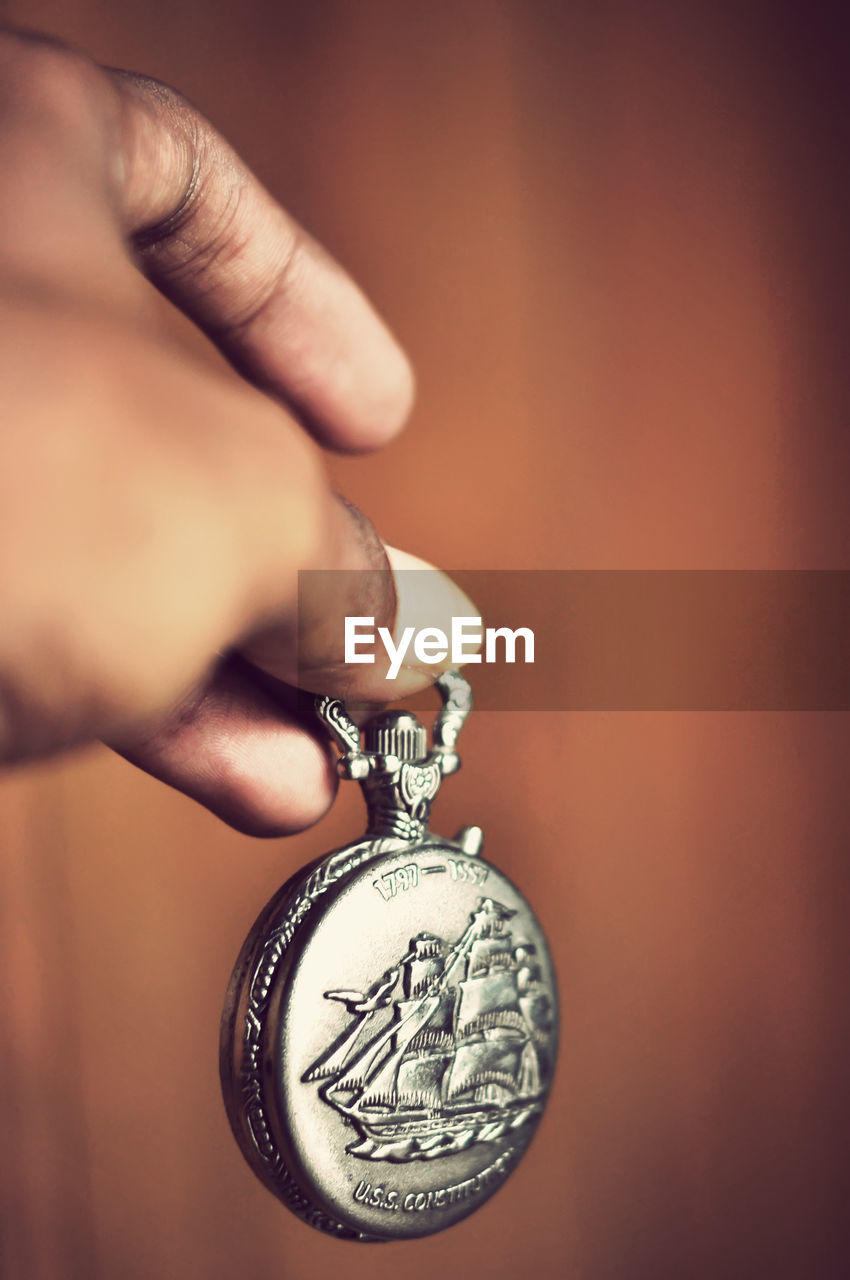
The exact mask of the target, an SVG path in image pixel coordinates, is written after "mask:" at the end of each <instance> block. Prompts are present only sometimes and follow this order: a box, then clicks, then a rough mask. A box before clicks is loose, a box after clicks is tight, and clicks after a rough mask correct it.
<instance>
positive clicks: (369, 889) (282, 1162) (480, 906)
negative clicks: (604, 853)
mask: <svg viewBox="0 0 850 1280" xmlns="http://www.w3.org/2000/svg"><path fill="white" fill-rule="evenodd" d="M437 688H438V689H439V691H440V694H441V696H442V699H443V707H442V710H441V712H440V714H439V716H438V717H437V720H436V722H435V724H434V729H433V746H432V747H431V748H430V749H429V748H428V745H427V740H426V733H425V729H424V728H423V726H422V725H421V724H420V723H419V722H418V720H417V719H416V718H415V717H414V716H412V715H410V714H409V713H407V712H403V711H390V712H386V713H384V714H383V715H380V716H377V717H376V718H375V719H374V720H372V721H371V722H370V723H369V724H368V725H367V726H366V728H365V734H364V742H363V743H362V744H361V738H360V730H359V729H358V728H357V726H356V725H355V724H354V722H353V721H352V720H351V719H350V718H349V717H348V715H347V714H346V712H345V709H344V707H343V705H342V703H340V702H338V701H335V700H333V699H330V698H317V699H316V711H317V714H318V715H319V717H320V719H321V720H322V721H323V722H324V723H325V725H326V726H327V728H328V729H329V731H330V733H331V734H332V736H333V738H334V739H335V741H336V743H337V745H338V746H339V747H340V749H341V751H342V755H341V758H340V760H339V770H340V773H341V774H342V775H343V776H344V777H347V778H355V779H357V780H358V781H359V782H360V785H361V787H362V788H363V792H364V794H365V797H366V804H367V808H368V815H369V823H368V829H367V832H366V835H365V836H364V837H363V838H362V839H361V840H358V841H357V842H355V843H354V844H350V845H347V846H345V847H344V848H342V849H338V850H336V852H334V853H331V854H328V855H327V856H326V857H324V858H321V859H320V860H319V861H318V862H315V863H313V864H312V865H311V866H309V867H307V868H305V869H304V870H302V871H300V872H298V873H297V874H296V875H295V876H294V877H293V878H292V879H291V880H290V881H289V882H288V883H287V884H285V885H284V887H283V888H282V889H281V890H280V892H279V893H278V894H277V895H276V896H275V897H274V898H273V899H272V901H271V902H270V903H269V904H268V906H267V907H266V909H265V910H264V911H263V912H262V914H261V915H260V917H259V919H258V920H257V922H256V924H255V925H254V927H253V929H252V930H251V933H250V934H249V935H248V938H247V940H246V942H245V945H244V947H243V949H242V952H241V955H240V957H239V959H238V961H237V964H236V967H235V969H234V973H233V977H232V979H231V983H230V988H229V991H228V995H227V1000H226V1003H225V1010H224V1017H223V1020H222V1034H221V1078H222V1087H223V1090H224V1098H225V1104H226V1106H227V1112H228V1116H229V1118H230V1123H231V1126H232V1128H233V1132H234V1134H235V1135H236V1138H237V1141H238V1142H239V1145H240V1147H241V1148H242V1151H243V1153H244V1155H245V1157H246V1159H247V1160H248V1163H249V1164H250V1165H251V1167H252V1169H253V1170H254V1172H255V1173H256V1174H258V1176H259V1177H260V1178H261V1180H262V1181H263V1182H264V1183H265V1185H266V1186H267V1187H268V1188H269V1189H270V1190H271V1191H272V1192H274V1194H275V1195H276V1196H278V1197H279V1198H280V1199H281V1200H282V1201H283V1202H284V1204H286V1205H287V1206H288V1207H289V1208H290V1209H292V1210H293V1211H294V1212H295V1213H296V1214H298V1216H299V1217H301V1218H303V1219H304V1220H305V1221H306V1222H308V1223H310V1225H311V1226H314V1227H317V1228H319V1229H320V1230H322V1231H326V1232H329V1233H330V1234H332V1235H335V1236H337V1237H340V1238H346V1239H352V1240H396V1239H406V1238H410V1237H413V1236H423V1235H429V1234H430V1233H432V1232H434V1231H440V1230H442V1229H443V1228H444V1227H448V1226H451V1225H452V1224H453V1223H455V1222H458V1221H459V1220H460V1219H461V1218H465V1217H466V1216H467V1215H468V1214H470V1213H471V1212H472V1211H473V1210H475V1209H477V1208H478V1207H479V1206H480V1205H481V1204H483V1203H484V1202H485V1201H486V1200H487V1199H488V1198H489V1197H490V1196H491V1195H492V1193H493V1192H494V1191H496V1190H497V1189H498V1188H499V1187H500V1186H501V1185H502V1183H503V1182H504V1181H505V1179H506V1178H507V1177H508V1175H509V1174H510V1173H511V1171H512V1170H513V1169H514V1167H515V1166H516V1164H517V1162H518V1161H519V1159H520V1157H521V1156H522V1154H523V1152H524V1151H525V1149H526V1147H527V1146H528V1144H529V1142H530V1141H531V1138H532V1136H533V1134H534V1131H535V1129H536V1127H537V1123H538V1121H539V1119H540V1115H541V1113H542V1111H543V1107H544V1105H545V1102H546V1098H547V1095H548V1092H549V1087H550V1084H551V1080H552V1071H553V1067H554V1060H555V1052H556V1043H557V1007H556V1006H557V999H556V989H555V978H554V973H553V970H552V962H551V960H550V957H549V951H548V948H547V946H546V941H545V938H544V936H543V933H542V930H541V928H540V925H539V924H538V922H537V920H536V918H535V916H534V913H533V912H532V910H531V908H530V906H529V905H528V903H527V902H526V901H525V899H524V898H523V897H522V895H521V894H520V892H519V890H518V889H517V888H516V887H515V886H514V885H513V884H512V883H511V881H510V880H508V878H507V877H506V876H505V875H503V874H502V872H500V871H499V870H498V869H497V868H496V867H493V866H491V865H490V864H488V863H487V862H485V861H484V859H483V858H481V857H480V856H479V851H480V848H481V844H482V839H483V836H482V833H481V830H480V828H478V827H464V828H463V829H462V830H461V831H460V832H459V833H458V834H457V836H456V837H455V838H454V839H453V840H448V839H445V838H443V837H442V836H438V835H434V834H432V833H431V832H430V831H429V830H428V816H429V811H430V808H431V802H432V801H433V799H434V797H435V795H436V794H437V791H438V789H439V787H440V783H441V782H442V779H443V777H444V776H445V775H446V774H448V773H454V772H455V771H456V770H457V769H458V768H459V767H460V758H459V757H458V755H457V752H456V750H455V747H456V744H457V738H458V734H459V732H460V729H461V726H462V725H463V722H464V720H465V719H466V717H467V715H468V714H469V711H470V709H471V706H472V697H471V691H470V688H469V685H468V683H467V682H466V680H465V679H464V678H463V677H462V676H460V675H459V674H458V673H456V672H451V673H448V674H446V675H444V676H442V677H440V679H439V681H438V682H437Z"/></svg>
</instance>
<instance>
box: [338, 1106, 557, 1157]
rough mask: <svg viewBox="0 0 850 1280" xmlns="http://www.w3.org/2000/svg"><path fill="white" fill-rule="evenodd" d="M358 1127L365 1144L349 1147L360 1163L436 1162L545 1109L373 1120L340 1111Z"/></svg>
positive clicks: (489, 1139)
mask: <svg viewBox="0 0 850 1280" xmlns="http://www.w3.org/2000/svg"><path fill="white" fill-rule="evenodd" d="M337 1109H338V1110H339V1111H341V1112H342V1114H343V1115H344V1116H345V1117H346V1118H347V1119H348V1120H350V1121H351V1122H352V1123H353V1124H354V1126H355V1127H356V1128H357V1130H358V1132H359V1134H360V1138H361V1140H360V1141H359V1142H355V1143H352V1144H351V1145H350V1146H348V1147H347V1148H346V1150H347V1151H348V1153H349V1154H350V1155H353V1156H358V1157H359V1158H360V1159H362V1160H390V1161H393V1162H395V1163H399V1164H401V1163H406V1162H407V1161H410V1160H434V1159H437V1158H438V1157H440V1156H448V1155H453V1154H454V1153H455V1152H458V1151H465V1150H466V1148H467V1147H471V1146H473V1145H474V1144H475V1143H476V1142H493V1141H495V1140H496V1139H497V1138H501V1137H503V1136H504V1135H505V1134H506V1133H510V1132H512V1131H513V1130H516V1129H521V1128H522V1127H523V1126H524V1125H526V1124H529V1123H530V1122H531V1121H532V1120H534V1119H535V1118H536V1117H537V1116H538V1115H539V1114H540V1113H541V1111H542V1110H543V1101H542V1099H532V1100H523V1101H517V1102H514V1103H509V1104H508V1105H502V1106H492V1107H480V1108H476V1109H475V1110H468V1111H463V1112H444V1111H443V1112H437V1113H433V1114H431V1115H429V1116H427V1117H423V1116H422V1113H421V1112H418V1113H415V1112H409V1113H407V1115H405V1114H404V1113H403V1112H402V1113H400V1112H396V1113H395V1114H394V1115H393V1116H392V1119H391V1120H390V1119H388V1118H387V1116H386V1114H383V1115H380V1116H378V1115H375V1116H370V1115H369V1114H368V1113H366V1114H364V1113H363V1112H358V1111H356V1110H354V1109H353V1108H347V1107H338V1108H337Z"/></svg>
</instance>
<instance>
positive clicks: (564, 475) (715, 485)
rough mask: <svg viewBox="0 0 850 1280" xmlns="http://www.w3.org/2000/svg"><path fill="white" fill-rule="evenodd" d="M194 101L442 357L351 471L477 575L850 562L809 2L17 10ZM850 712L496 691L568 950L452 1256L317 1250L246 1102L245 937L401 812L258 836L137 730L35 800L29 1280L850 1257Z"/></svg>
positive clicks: (22, 809) (545, 895)
mask: <svg viewBox="0 0 850 1280" xmlns="http://www.w3.org/2000/svg"><path fill="white" fill-rule="evenodd" d="M0 13H2V15H3V16H4V17H6V18H8V19H11V20H15V21H17V22H20V23H22V24H26V25H28V26H32V27H36V28H40V29H43V30H45V31H49V32H52V33H54V34H56V35H59V36H62V37H64V38H66V39H69V40H71V41H73V42H75V43H78V44H79V45H81V46H83V47H84V48H86V49H88V50H89V51H90V52H91V53H92V54H93V55H94V56H95V57H97V58H98V59H100V60H102V61H104V62H107V63H110V64H112V65H119V66H125V67H131V68H133V69H136V70H140V71H145V72H147V73H149V74H151V75H155V76H158V77H160V78H162V79H164V80H167V81H169V82H171V83H173V84H175V85H176V86H178V87H179V88H180V89H182V90H183V92H185V93H186V94H187V95H188V96H189V97H190V98H192V99H193V100H194V101H195V103H196V104H197V105H198V106H200V107H201V108H202V109H203V110H204V111H205V112H206V113H207V114H208V115H209V116H210V117H211V118H212V119H213V120H214V121H215V122H216V124H217V125H218V126H219V127H220V129H221V130H222V131H223V132H224V133H225V134H226V135H227V136H228V137H229V138H230V140H231V141H232V142H233V143H234V144H235V145H236V146H237V147H238V148H239V150H240V151H241V152H242V154H243V155H244V156H245V157H246V159H247V160H248V161H249V162H250V163H251V164H252V165H253V167H254V168H255V170H256V171H257V172H258V173H259V174H260V176H261V177H262V178H263V180H264V181H265V182H266V184H267V185H268V186H269V187H270V188H271V190H272V191H273V192H274V193H275V194H276V195H277V196H278V197H279V198H280V199H281V201H282V202H283V203H284V204H286V205H287V207H288V208H289V209H291V210H292V211H293V212H294V213H295V214H296V216H298V217H299V218H300V219H301V221H303V222H304V223H305V224H306V225H307V226H308V227H309V228H310V229H311V230H312V232H313V233H314V234H315V235H316V236H317V237H318V238H319V239H320V240H322V241H323V242H324V243H325V244H326V245H327V246H328V247H329V248H330V249H331V250H332V252H334V254H335V255H336V256H337V257H339V258H340V259H341V261H342V262H343V263H344V264H345V265H346V266H347V267H348V268H349V269H350V270H351V271H352V273H353V274H354V275H355V276H356V278H357V279H358V280H359V281H360V282H361V283H362V285H363V286H364V288H365V289H366V290H367V292H368V293H369V294H370V295H371V296H372V297H373V298H374V299H375V301H376V302H377V303H378V305H379V306H380V308H381V309H382V311H383V312H384V314H385V315H386V317H387V318H388V319H389V321H390V323H391V325H392V326H393V327H394V329H395V330H396V332H397V333H398V334H399V336H400V337H401V339H402V341H403V342H404V343H405V345H406V346H407V348H408V350H409V352H410V354H411V356H412V358H413V361H414V363H415V366H416V369H417V372H418V377H419V399H418V404H417V408H416V411H415V414H414V417H413V420H412V422H411V425H410V428H409V430H408V431H407V432H406V434H405V435H404V437H403V438H402V439H400V440H399V442H398V443H396V444H395V445H393V446H392V447H391V448H390V449H388V450H387V451H386V453H384V454H382V455H380V456H376V457H374V458H369V459H360V460H334V461H333V462H332V463H331V466H332V470H333V474H334V476H335V477H336V479H337V481H338V484H339V486H340V488H341V489H343V490H344V492H345V493H346V494H347V495H348V496H349V497H350V498H352V499H353V500H354V501H355V502H356V503H357V504H358V505H360V506H362V507H363V508H364V510H366V511H367V512H368V513H369V515H370V516H371V517H372V518H373V519H374V521H375V523H376V524H377V526H378V528H379V530H380V531H381V532H382V534H383V535H384V536H385V537H386V538H387V539H388V540H389V541H391V542H393V543H394V544H396V545H398V546H401V547H404V548H406V549H409V550H411V551H414V552H417V553H419V554H421V555H424V556H426V557H427V558H428V559H430V560H433V561H435V562H437V563H441V564H444V565H447V566H448V567H456V568H459V569H462V568H519V569H524V568H588V569H590V568H614V569H628V568H712V569H717V568H848V567H850V564H848V532H850V522H848V517H847V480H848V470H847V441H846V431H847V391H846V348H845V346H844V337H845V334H846V332H847V326H846V323H845V322H846V319H847V316H846V312H847V308H848V296H850V290H848V284H850V280H848V254H847V226H848V225H849V224H850V218H848V214H850V210H848V203H850V202H848V183H847V175H846V168H845V165H846V156H847V143H848V138H847V133H848V118H850V115H849V114H848V110H847V108H848V90H847V87H846V86H847V80H848V67H847V49H848V42H847V33H846V31H845V30H843V25H844V23H845V22H846V19H845V18H844V16H843V15H842V14H841V13H840V11H839V10H838V8H836V9H835V11H834V12H833V10H832V9H831V8H830V7H829V6H819V5H818V4H814V5H812V4H808V5H803V4H802V3H797V4H790V3H782V2H778V3H772V4H770V5H768V4H746V3H743V4H734V5H733V4H730V3H725V2H720V3H717V2H715V3H704V2H703V3H694V4H690V5H687V4H685V5H682V4H679V5H675V4H672V3H668V4H663V3H660V2H656V0H649V2H647V3H641V4H629V3H628V2H627V0H602V2H599V0H597V2H595V3H591V2H590V0H574V3H555V2H554V0H552V2H549V0H525V2H524V3H523V2H522V0H514V2H512V3H511V2H507V0H456V2H455V3H449V2H447V0H433V2H432V3H429V4H425V3H418V2H417V3H414V2H409V3H408V2H404V0H395V2H394V3H391V2H390V0H359V2H358V3H354V2H353V0H350V2H348V3H346V2H345V0H316V2H315V3H312V4H311V3H290V2H288V0H277V3H272V2H271V0H241V2H240V3H239V4H236V3H229V2H228V0H207V2H206V3H200V0H194V2H193V0H168V2H167V3H165V2H164V0H147V3H145V4H130V3H128V2H127V0H111V2H110V3H108V4H106V3H101V2H99V0H28V2H27V3H24V2H23V0H20V2H19V0H7V3H5V4H2V5H0ZM848 745H850V744H848V716H847V714H844V713H832V714H829V713H818V714H814V713H811V714H802V713H796V714H792V713H785V714H781V713H744V712H737V713H722V714H721V713H712V714H709V713H703V714H696V713H693V714H686V713H626V712H623V713H616V712H606V713H591V712H585V713H578V714H571V715H565V714H555V713H549V714H546V713H537V714H522V713H486V714H485V713H479V715H478V716H477V717H476V716H473V719H472V721H471V722H470V724H469V726H468V728H467V730H466V732H465V735H464V740H463V748H464V756H465V761H466V765H465V769H464V773H463V774H462V775H461V777H460V778H459V779H457V780H452V781H451V782H450V783H449V784H447V786H446V788H445V794H444V797H443V798H441V800H440V801H439V803H438V806H437V808H436V814H435V826H436V827H437V829H439V830H443V831H447V832H448V831H451V830H452V829H454V827H455V826H457V825H460V824H461V823H464V822H479V823H481V824H482V825H483V826H484V827H485V829H486V831H487V836H488V840H487V851H488V853H489V856H490V857H491V859H492V860H493V861H495V862H497V863H498V864H499V865H500V866H502V867H503V868H505V870H506V871H507V872H508V874H509V875H511V876H512V877H513V878H514V879H516V880H517V881H518V882H519V883H520V884H521V885H522V886H523V887H524V889H525V890H526V892H527V894H528V896H529V897H530V899H531V900H532V902H534V903H536V904H537V907H538V910H539V913H540V915H541V917H542V919H543V921H544V924H545V925H546V926H547V928H548V930H549V932H550V934H551V937H552V942H553V949H554V952H555V957H556V962H557V964H558V967H559V973H560V984H561V995H562V1003H563V1049H562V1060H561V1064H560V1068H559V1074H558V1078H557V1082H556V1087H555V1092H554V1096H553V1099H552V1102H551V1104H550V1109H549V1113H548V1116H547V1118H546V1120H545V1122H544V1124H543V1126H542V1128H541V1130H540V1132H539V1134H538V1136H537V1138H536V1139H535V1143H534V1145H533V1147H532V1149H531V1151H530V1153H529V1154H528V1156H527V1157H526V1159H525V1161H524V1162H523V1164H522V1166H521V1167H520V1169H519V1170H518V1171H517V1173H516V1174H515V1175H514V1176H513V1177H512V1179H511V1180H510V1182H509V1184H508V1185H507V1187H506V1188H505V1189H504V1190H502V1191H500V1192H499V1194H498V1195H497V1196H496V1197H495V1198H494V1199H493V1200H491V1201H490V1202H489V1203H488V1205H487V1206H486V1207H485V1208H483V1209H482V1210H481V1211H480V1212H479V1213H477V1214H476V1215H474V1216H473V1217H472V1218H470V1219H469V1220H467V1221H466V1222H465V1223H463V1224H461V1225H460V1226H458V1227H455V1228H454V1229H452V1230H451V1231H450V1232H448V1233H447V1234H445V1235H444V1236H439V1237H435V1238H431V1239H428V1240H423V1241H419V1242H413V1243H409V1244H401V1245H399V1244H397V1245H391V1246H383V1247H381V1248H378V1247H374V1246H363V1247H356V1246H352V1245H345V1244H341V1243H339V1242H336V1241H333V1240H329V1239H326V1238H323V1237H321V1236H320V1235H318V1234H317V1233H315V1232H311V1231H310V1230H309V1229H308V1228H307V1227H305V1226H303V1225H302V1224H301V1223H299V1222H298V1221H296V1220H295V1219H294V1218H292V1217H290V1215H289V1214H288V1213H287V1212H286V1211H285V1210H284V1209H282V1208H281V1207H280V1206H279V1205H278V1204H277V1203H276V1202H275V1201H274V1200H273V1199H272V1197H271V1196H270V1195H269V1194H268V1193H267V1192H266V1191H265V1190H264V1189H263V1188H262V1187H261V1186H260V1184H259V1183H258V1182H257V1181H256V1180H255V1179H254V1178H253V1176H252V1175H251V1174H250V1172H249V1171H248V1170H247V1168H246V1167H245V1166H244V1164H243V1162H242V1158H241V1156H240V1155H239V1153H238V1151H237V1149H236V1146H235V1144H234V1142H233V1140H232V1138H231V1136H230V1133H229V1130H228V1127H227V1122H226V1119H225V1115H224V1110H223V1107H222V1105H221V1101H220V1098H219V1085H218V1064H217V1036H218V1019H219V1013H220V1003H221V999H222V996H223V992H224V988H225V985H226V982H227V979H228V976H229V972H230V967H231V964H232V962H233V960H234V958H235V956H236V953H237V950H238V948H239V946H240V944H241V941H242V938H243V935H244V933H245V931H246V930H247V928H248V926H249V924H250V923H251V921H252V920H253V918H254V916H255V914H256V913H257V911H258V910H259V908H260V906H261V905H262V904H263V903H264V902H265V900H266V899H267V898H268V897H269V896H270V894H271V892H272V891H273V890H274V889H275V888H276V887H277V886H278V885H279V884H280V883H281V882H282V881H283V880H284V879H285V878H286V877H287V876H288V875H289V874H290V873H291V872H292V871H293V870H294V869H295V868H296V867H297V866H299V865H300V864H302V863H303V862H305V861H307V860H308V859H309V858H311V857H313V856H315V855H316V854H317V853H319V852H321V851H323V850H325V849H327V848H330V847H332V846H333V845H335V844H338V843H341V842H343V841H345V840H347V839H349V838H353V836H354V835H355V834H356V833H357V832H358V831H359V830H360V829H361V802H360V798H359V795H358V794H356V788H349V789H348V791H347V792H346V793H345V794H341V795H340V798H339V800H338V802H337V804H336V806H335V807H334V810H333V812H332V814H331V816H330V817H329V818H328V819H327V820H326V821H325V822H324V823H323V824H322V826H321V827H319V828H318V829H315V830H314V831H312V832H309V833H307V834H305V835H303V836H300V837H297V838H293V839H290V840H287V841H269V842H260V841H254V840H251V839H248V838H247V837H243V836H240V835H237V834H235V833H234V832H231V831H229V830H228V829H226V828H225V827H223V826H222V825H220V824H219V823H218V822H217V821H216V820H215V819H213V818H212V817H210V816H208V815H207V814H206V813H204V812H203V811H202V810H200V809H199V808H197V807H195V806H194V805H193V804H192V803H191V802H190V801H188V800H186V799H184V798H182V797H180V796H178V795H176V794H175V793H172V792H169V791H167V790H166V789H165V788H163V787H162V786H160V785H159V784H157V783H155V782H153V781H151V780H149V779H148V778H147V777H145V776H143V775H142V774H140V773H137V772H135V771H134V770H133V769H132V768H131V767H130V766H129V765H127V764H125V763H124V762H123V761H121V760H119V759H117V758H115V757H113V756H111V755H109V754H108V753H107V752H106V751H105V750H102V749H96V748H95V749H90V750H87V751H83V752H80V753H78V754H76V755H75V756H73V757H72V758H68V759H66V760H64V761H62V762H59V763H55V764H49V765H43V766H39V767H35V768H28V769H26V770H21V771H18V772H15V773H12V774H9V775H7V776H6V777H5V779H4V780H3V781H2V783H0V841H2V855H3V856H2V859H0V894H1V895H2V896H0V963H2V976H3V989H4V994H3V1000H2V1005H0V1029H2V1054H0V1067H1V1068H2V1075H3V1078H2V1082H0V1117H1V1118H2V1131H3V1139H2V1166H3V1168H2V1177H3V1215H4V1218H3V1222H2V1246H0V1259H2V1260H3V1265H4V1271H3V1274H4V1276H8V1277H9V1280H54V1278H55V1277H61V1278H62V1280H65V1278H66V1277H67V1278H69V1280H76V1278H77V1277H80V1278H82V1277H85V1278H86V1280H113V1278H116V1277H121V1278H122V1280H137V1278H138V1280H151V1278H153V1277H157V1278H160V1277H171V1276H175V1277H176V1276H180V1277H181V1280H202V1278H203V1280H224V1278H225V1277H230V1276H240V1277H245V1278H247V1280H264V1278H265V1277H272V1276H274V1277H286V1278H287V1280H289V1278H294V1277H312V1276H325V1275H329V1274H332V1272H333V1271H334V1270H336V1269H344V1271H345V1274H346V1275H347V1276H349V1277H351V1280H356V1278H357V1277H359V1276H369V1277H371V1278H372V1280H390V1277H396V1276H400V1275H403V1276H404V1277H405V1280H425V1278H426V1277H428V1278H429V1280H430V1278H431V1277H433V1276H434V1275H435V1274H458V1273H468V1274H474V1275H479V1274H480V1275H482V1276H486V1277H488V1278H489V1280H511V1278H513V1277H524V1276H533V1277H539V1278H540V1280H549V1278H550V1277H552V1278H554V1277H575V1278H576V1280H579V1278H580V1280H621V1278H624V1280H643V1278H644V1277H646V1278H647V1280H649V1278H653V1280H667V1277H670V1278H675V1280H679V1278H680V1277H689V1278H690V1277H702V1276H705V1277H712V1278H716V1277H727V1276H728V1277H739V1276H740V1277H747V1278H749V1277H769V1278H771V1280H772V1278H774V1277H777V1278H782V1277H789V1278H790V1277H800V1278H806V1280H809V1278H812V1280H825V1278H826V1277H831V1276H836V1277H838V1276H843V1275H846V1274H847V1273H848V1270H850V1251H848V1249H847V1247H846V1239H845V1236H844V1232H845V1231H846V1225H845V1218H846V1205H847V1186H846V1173H847V1169H846V1164H847V1156H848V1145H849V1144H848V1130H847V1119H848V1116H847V1112H848V1103H847V1096H848V1091H847V1081H848V1074H850V1070H849V1069H850V1052H848V1050H850V1040H849V1038H848V1034H847V1033H848V1026H847V1023H848V999H847V990H846V988H847V977H848V965H847V934H848V927H847V926H848V912H847V905H848V904H847V897H848V871H847V848H848V831H850V801H848V796H850V776H848V775H850V769H848V759H850V753H849V752H848Z"/></svg>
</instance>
